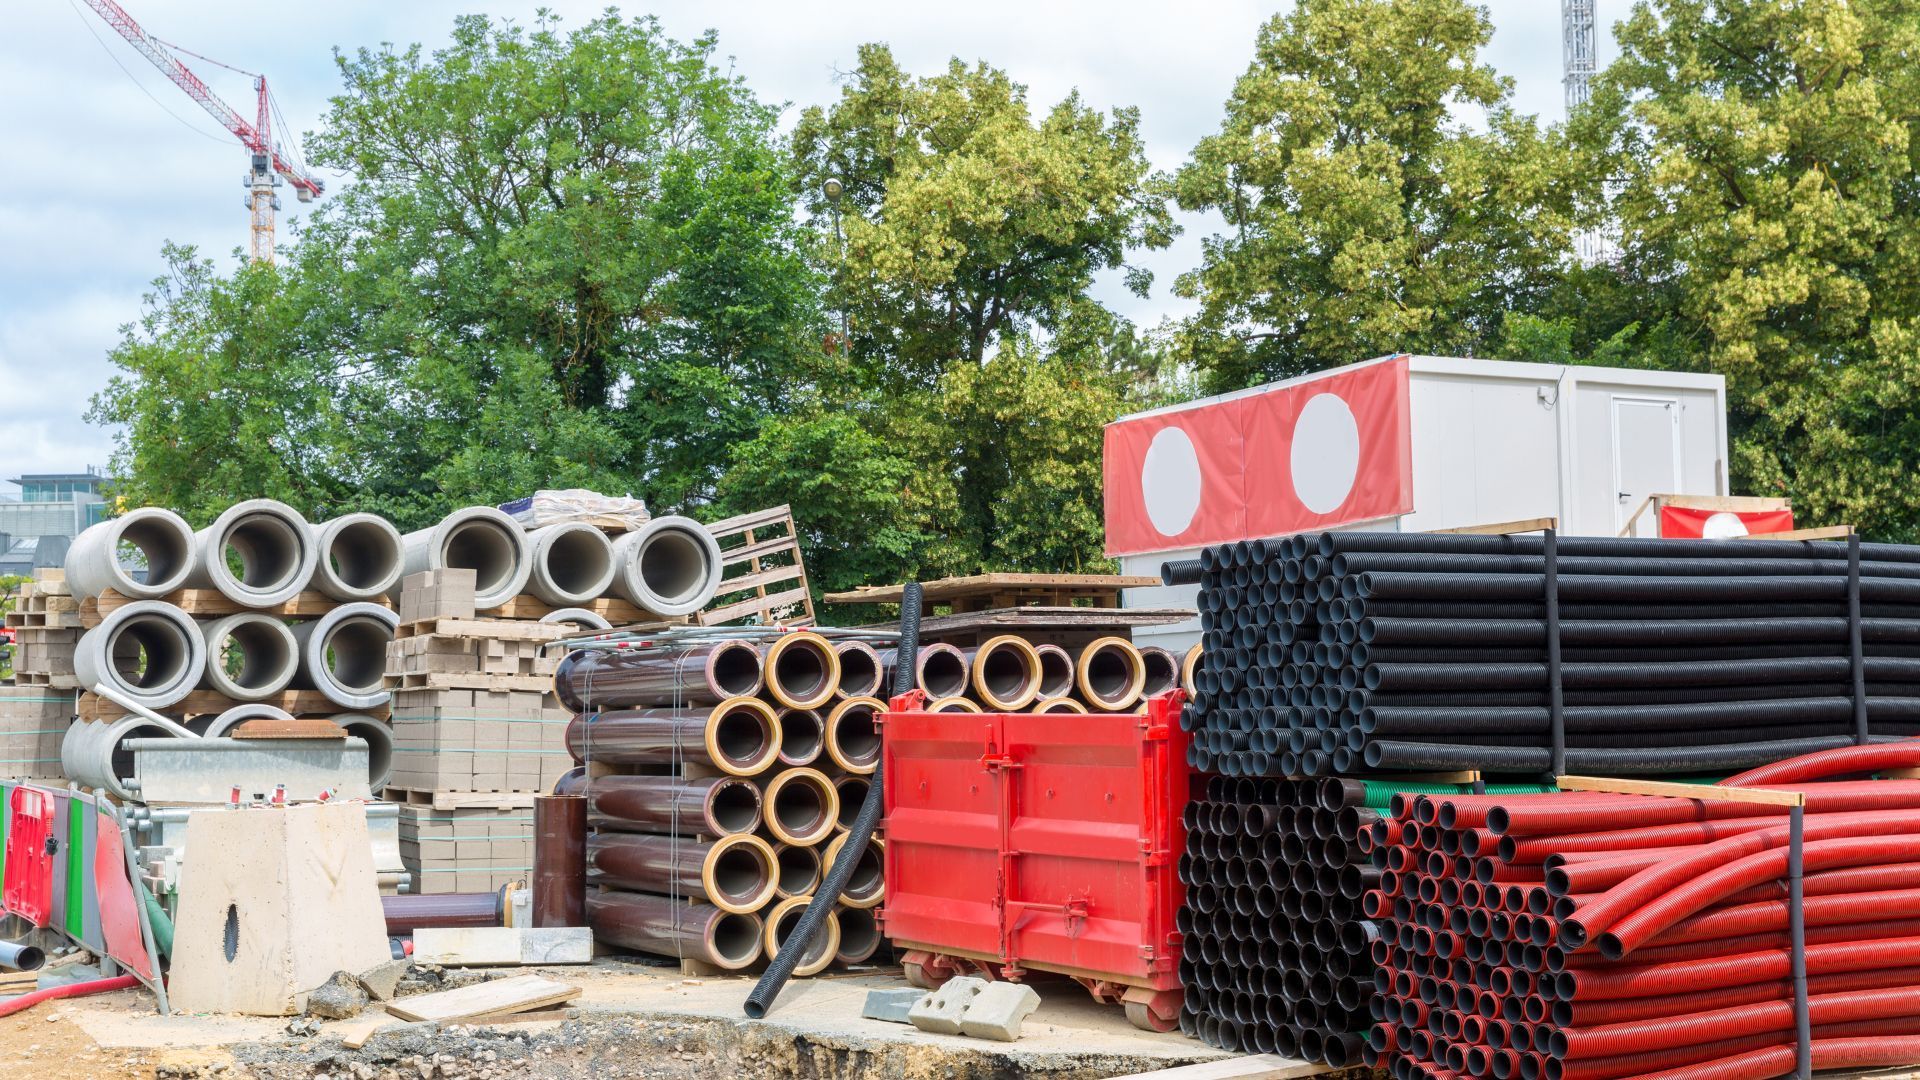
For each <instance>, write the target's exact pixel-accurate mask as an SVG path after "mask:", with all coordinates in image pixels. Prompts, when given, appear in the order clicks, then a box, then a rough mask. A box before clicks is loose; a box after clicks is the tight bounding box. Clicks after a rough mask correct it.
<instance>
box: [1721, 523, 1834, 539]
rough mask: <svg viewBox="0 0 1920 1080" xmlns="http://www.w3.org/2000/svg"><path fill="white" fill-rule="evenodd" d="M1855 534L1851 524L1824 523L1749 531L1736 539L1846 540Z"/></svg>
mask: <svg viewBox="0 0 1920 1080" xmlns="http://www.w3.org/2000/svg"><path fill="white" fill-rule="evenodd" d="M1852 535H1853V526H1851V525H1823V526H1821V527H1819V528H1817V529H1788V530H1787V531H1785V532H1770V533H1749V534H1748V535H1746V536H1738V537H1734V538H1733V539H1736V540H1845V539H1846V538H1847V537H1849V536H1852Z"/></svg>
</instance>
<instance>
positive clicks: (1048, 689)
mask: <svg viewBox="0 0 1920 1080" xmlns="http://www.w3.org/2000/svg"><path fill="white" fill-rule="evenodd" d="M1034 652H1036V653H1039V654H1040V696H1041V697H1043V698H1057V697H1066V696H1067V695H1068V694H1071V693H1073V657H1072V656H1069V655H1068V654H1067V650H1065V649H1063V648H1061V647H1060V646H1058V645H1039V646H1036V647H1035V648H1034Z"/></svg>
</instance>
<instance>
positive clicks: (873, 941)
mask: <svg viewBox="0 0 1920 1080" xmlns="http://www.w3.org/2000/svg"><path fill="white" fill-rule="evenodd" d="M833 918H834V922H836V923H838V924H839V926H840V948H839V950H838V951H836V952H835V953H834V954H833V962H834V963H836V964H839V965H841V966H842V967H846V966H850V965H853V964H864V963H866V962H867V961H869V960H871V959H873V954H874V953H877V952H879V951H880V920H879V919H876V918H874V915H873V912H872V911H871V910H869V909H867V908H857V907H847V906H846V905H845V904H841V905H838V906H836V907H835V908H834V909H833Z"/></svg>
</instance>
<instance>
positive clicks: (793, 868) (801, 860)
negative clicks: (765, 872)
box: [774, 844, 823, 896]
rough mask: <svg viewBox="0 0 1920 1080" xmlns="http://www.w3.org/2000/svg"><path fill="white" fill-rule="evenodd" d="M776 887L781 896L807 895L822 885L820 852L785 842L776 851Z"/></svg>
mask: <svg viewBox="0 0 1920 1080" xmlns="http://www.w3.org/2000/svg"><path fill="white" fill-rule="evenodd" d="M774 863H775V875H776V876H775V877H774V881H775V882H776V887H777V888H778V890H779V893H780V895H781V896H805V895H807V894H808V893H811V892H813V890H814V889H816V888H818V887H819V886H820V875H821V874H822V873H823V870H822V868H821V866H820V852H819V851H818V850H816V849H814V848H810V847H800V846H799V845H797V844H784V845H782V846H781V847H780V849H779V850H778V851H777V852H775V853H774Z"/></svg>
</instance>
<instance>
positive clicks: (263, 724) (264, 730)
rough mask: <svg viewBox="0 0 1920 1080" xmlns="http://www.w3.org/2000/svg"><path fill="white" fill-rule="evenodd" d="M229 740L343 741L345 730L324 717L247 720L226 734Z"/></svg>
mask: <svg viewBox="0 0 1920 1080" xmlns="http://www.w3.org/2000/svg"><path fill="white" fill-rule="evenodd" d="M227 737H228V738H230V739H344V738H346V737H347V729H346V728H343V727H341V726H340V725H339V724H336V723H334V722H333V721H331V720H329V719H327V718H326V717H324V716H300V717H295V718H294V719H292V720H273V719H268V718H265V717H263V718H261V719H258V720H248V721H246V722H245V723H242V724H240V725H239V726H237V727H235V728H234V729H233V730H231V731H229V732H227Z"/></svg>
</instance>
